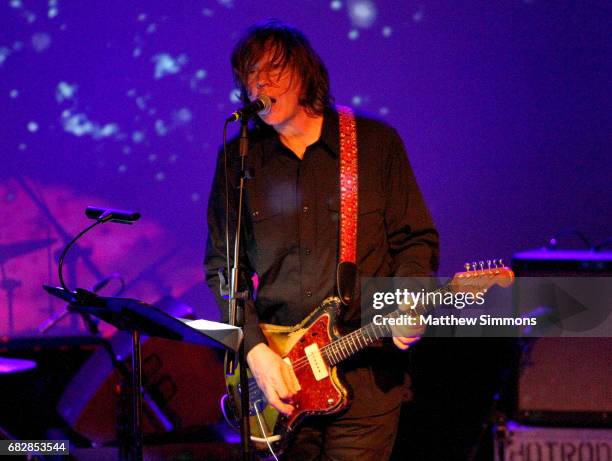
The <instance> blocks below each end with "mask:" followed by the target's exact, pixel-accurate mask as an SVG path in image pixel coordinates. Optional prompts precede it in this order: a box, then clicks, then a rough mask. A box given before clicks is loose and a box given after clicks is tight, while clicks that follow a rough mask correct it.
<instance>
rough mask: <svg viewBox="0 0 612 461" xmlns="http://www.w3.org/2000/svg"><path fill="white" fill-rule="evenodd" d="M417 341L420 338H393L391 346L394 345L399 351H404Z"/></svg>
mask: <svg viewBox="0 0 612 461" xmlns="http://www.w3.org/2000/svg"><path fill="white" fill-rule="evenodd" d="M419 339H421V337H420V336H394V337H393V344H395V345H396V346H397V347H398V348H399V349H401V350H403V351H405V350H406V349H408V348H409V347H410V346H412V345H413V344H415V343H416V342H417V341H418V340H419Z"/></svg>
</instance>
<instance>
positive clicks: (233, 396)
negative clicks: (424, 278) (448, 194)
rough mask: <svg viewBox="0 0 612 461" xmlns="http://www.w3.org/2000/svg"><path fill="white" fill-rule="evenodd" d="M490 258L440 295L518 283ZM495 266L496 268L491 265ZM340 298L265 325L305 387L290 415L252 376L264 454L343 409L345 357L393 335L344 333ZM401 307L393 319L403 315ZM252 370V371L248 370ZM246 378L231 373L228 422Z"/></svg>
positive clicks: (254, 419) (258, 442)
mask: <svg viewBox="0 0 612 461" xmlns="http://www.w3.org/2000/svg"><path fill="white" fill-rule="evenodd" d="M497 261H498V260H493V261H491V260H487V266H488V267H487V268H486V269H485V268H484V264H485V263H484V261H481V262H479V263H478V265H479V266H480V268H481V269H480V270H477V268H476V263H473V265H472V270H469V266H470V265H469V264H466V269H468V270H467V271H466V272H458V273H457V274H455V276H454V277H453V279H452V280H451V281H450V282H449V283H448V284H446V285H445V286H443V287H441V288H438V289H436V290H435V291H437V292H440V293H448V292H455V293H456V292H464V293H466V292H467V293H474V294H478V293H485V292H486V291H487V290H488V289H489V288H490V287H491V286H493V285H499V286H501V287H508V286H510V285H511V284H512V282H513V281H514V274H513V272H512V271H511V270H510V269H508V268H507V267H505V266H504V265H503V263H502V261H501V260H499V265H498V262H497ZM492 265H493V267H491V266H492ZM434 307H435V306H434V305H424V304H420V305H415V306H413V307H411V309H413V311H411V312H414V314H421V315H422V314H424V313H427V312H430V311H431V310H432V309H433V308H434ZM339 308H340V299H338V298H336V297H330V298H327V299H326V300H325V301H323V303H322V304H321V305H320V306H319V307H317V308H316V309H315V310H314V311H313V312H312V314H310V315H309V316H308V317H307V318H306V319H304V321H302V322H301V323H300V324H299V325H296V326H292V327H286V326H279V325H269V324H260V327H261V329H262V331H263V333H264V335H265V336H266V338H267V340H268V345H269V347H270V348H271V349H272V350H273V351H275V352H276V353H277V354H278V355H279V356H281V357H282V358H283V360H285V361H286V362H287V363H288V364H289V365H291V368H292V369H293V372H294V374H295V377H296V378H297V381H298V383H299V391H298V393H297V394H296V395H295V397H294V399H293V406H294V407H295V411H294V412H293V413H292V414H291V415H289V416H285V415H282V414H280V413H279V412H278V411H277V410H276V409H275V408H273V407H272V406H271V405H269V404H268V402H267V400H266V397H265V395H264V394H263V392H262V391H261V390H260V389H259V388H258V387H257V383H256V382H255V379H254V378H253V377H252V376H251V375H250V374H249V375H248V376H249V422H250V424H249V426H250V429H251V441H252V442H253V445H254V446H255V449H256V450H258V451H260V453H262V454H265V452H268V444H270V446H272V448H273V449H274V451H275V452H277V453H280V452H282V450H283V448H285V446H286V444H287V442H288V440H289V439H290V436H291V433H292V431H293V430H294V429H295V427H296V426H297V425H298V424H299V423H300V421H302V419H304V418H305V417H308V416H314V415H330V414H334V413H338V412H339V411H341V410H343V409H345V408H346V407H347V406H348V405H349V389H348V387H347V385H346V384H345V383H344V382H343V380H342V379H341V377H340V376H339V373H338V369H337V367H336V366H335V365H336V364H337V363H340V362H341V361H342V360H345V359H347V358H349V357H351V356H352V355H353V354H355V353H356V352H358V351H359V350H362V349H363V348H365V347H368V346H370V345H372V344H374V343H375V342H376V341H377V340H379V339H380V338H382V337H385V336H392V330H391V328H389V327H388V326H387V327H382V326H376V325H374V324H373V323H369V324H368V325H365V326H362V327H361V328H359V329H358V330H355V331H353V332H351V333H349V334H347V335H344V336H340V334H339V332H338V329H337V316H338V311H339ZM403 313H405V312H403V311H399V310H396V311H394V312H392V313H390V314H386V316H387V317H392V316H394V315H402V314H403ZM247 371H248V370H247ZM239 381H240V378H239V372H238V370H236V372H235V373H234V375H231V376H227V377H226V383H227V387H228V396H226V397H229V398H226V397H224V399H223V400H222V406H223V408H222V410H223V414H224V415H225V416H226V419H227V420H228V422H229V423H230V424H232V425H234V426H235V425H236V424H235V422H236V421H238V420H239V419H240V408H239V403H238V402H240V400H241V399H240V383H239Z"/></svg>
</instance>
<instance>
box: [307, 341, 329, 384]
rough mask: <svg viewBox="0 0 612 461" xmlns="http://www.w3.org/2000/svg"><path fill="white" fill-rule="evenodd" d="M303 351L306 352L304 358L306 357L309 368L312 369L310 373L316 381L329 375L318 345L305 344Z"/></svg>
mask: <svg viewBox="0 0 612 461" xmlns="http://www.w3.org/2000/svg"><path fill="white" fill-rule="evenodd" d="M304 352H305V353H306V358H307V359H308V363H309V364H310V369H311V370H312V374H313V375H314V377H315V379H316V380H317V381H321V380H322V379H324V378H327V377H328V376H329V371H328V370H327V365H326V364H325V360H323V356H322V355H321V351H320V350H319V345H318V344H317V343H314V344H311V345H310V346H306V347H305V348H304Z"/></svg>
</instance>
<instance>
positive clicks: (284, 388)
mask: <svg viewBox="0 0 612 461" xmlns="http://www.w3.org/2000/svg"><path fill="white" fill-rule="evenodd" d="M247 362H248V364H249V368H250V369H251V373H253V376H255V380H256V381H257V385H258V386H259V388H260V389H261V390H262V391H263V393H264V394H265V395H266V398H267V399H268V403H269V404H270V405H272V406H273V407H274V408H276V409H277V410H278V411H280V412H281V413H284V414H286V415H289V414H291V413H292V412H293V410H294V407H293V405H291V399H292V398H293V396H295V394H296V393H297V392H298V390H299V384H298V382H297V379H296V377H295V374H294V373H293V369H292V368H291V366H289V365H288V364H287V363H286V362H284V361H283V359H281V357H280V356H279V355H278V354H277V353H276V352H274V351H273V350H272V349H270V348H269V347H268V346H267V344H264V343H259V344H258V345H257V346H255V347H254V348H253V349H251V350H250V351H249V353H248V354H247Z"/></svg>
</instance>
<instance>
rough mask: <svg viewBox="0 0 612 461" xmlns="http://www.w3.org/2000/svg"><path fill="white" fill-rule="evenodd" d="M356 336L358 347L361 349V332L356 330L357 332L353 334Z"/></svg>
mask: <svg viewBox="0 0 612 461" xmlns="http://www.w3.org/2000/svg"><path fill="white" fill-rule="evenodd" d="M355 336H357V342H358V343H359V348H360V349H363V347H364V346H363V344H361V334H359V330H357V334H356V335H355Z"/></svg>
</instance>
